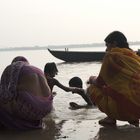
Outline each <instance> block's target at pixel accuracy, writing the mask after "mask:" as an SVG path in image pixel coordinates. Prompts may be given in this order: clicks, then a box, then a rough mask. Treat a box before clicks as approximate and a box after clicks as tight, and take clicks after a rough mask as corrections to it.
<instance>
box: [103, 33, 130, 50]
mask: <svg viewBox="0 0 140 140" xmlns="http://www.w3.org/2000/svg"><path fill="white" fill-rule="evenodd" d="M104 41H105V42H106V43H113V42H116V43H117V46H118V47H119V48H128V49H129V44H128V42H127V38H126V37H125V35H124V34H123V33H122V32H120V31H113V32H111V33H110V34H109V35H108V36H107V37H106V38H105V39H104Z"/></svg>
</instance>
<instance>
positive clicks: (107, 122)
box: [99, 117, 116, 126]
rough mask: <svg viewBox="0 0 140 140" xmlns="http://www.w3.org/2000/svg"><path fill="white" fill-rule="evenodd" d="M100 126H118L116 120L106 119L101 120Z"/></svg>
mask: <svg viewBox="0 0 140 140" xmlns="http://www.w3.org/2000/svg"><path fill="white" fill-rule="evenodd" d="M99 124H100V125H103V126H105V125H110V126H116V120H115V119H112V118H109V117H106V118H104V119H101V120H99Z"/></svg>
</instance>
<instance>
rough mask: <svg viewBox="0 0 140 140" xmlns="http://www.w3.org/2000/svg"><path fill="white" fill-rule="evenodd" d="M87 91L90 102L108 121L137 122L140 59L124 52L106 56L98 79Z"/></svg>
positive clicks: (139, 99)
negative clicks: (109, 118) (112, 119)
mask: <svg viewBox="0 0 140 140" xmlns="http://www.w3.org/2000/svg"><path fill="white" fill-rule="evenodd" d="M96 82H97V85H90V86H89V87H88V94H89V96H90V98H91V100H92V101H93V102H94V103H95V104H96V105H97V106H98V107H99V109H100V110H101V111H102V112H104V113H106V114H107V115H108V116H109V117H111V118H114V119H118V120H126V121H128V120H136V119H139V118H140V57H139V56H138V55H136V53H135V52H133V51H132V50H129V49H126V48H121V49H120V48H113V49H111V51H109V52H107V53H106V55H105V57H104V60H103V64H102V67H101V70H100V73H99V76H98V77H97V80H96Z"/></svg>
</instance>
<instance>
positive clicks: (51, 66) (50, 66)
mask: <svg viewBox="0 0 140 140" xmlns="http://www.w3.org/2000/svg"><path fill="white" fill-rule="evenodd" d="M54 71H55V72H56V73H57V72H58V69H57V67H56V64H55V63H54V62H52V63H46V65H45V67H44V73H48V74H51V73H52V72H54Z"/></svg>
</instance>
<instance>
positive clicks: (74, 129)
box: [0, 115, 140, 140]
mask: <svg viewBox="0 0 140 140" xmlns="http://www.w3.org/2000/svg"><path fill="white" fill-rule="evenodd" d="M103 117H104V115H103ZM98 121H99V120H98V119H96V120H75V119H68V120H58V119H54V118H52V117H51V116H49V117H46V118H45V119H44V123H43V127H44V128H43V129H40V130H32V131H11V130H9V131H8V130H2V131H0V139H1V140H39V139H40V140H57V139H59V140H139V139H140V128H136V127H134V126H132V125H129V124H128V123H127V122H122V121H117V127H111V126H110V127H103V126H100V125H99V124H98Z"/></svg>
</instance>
